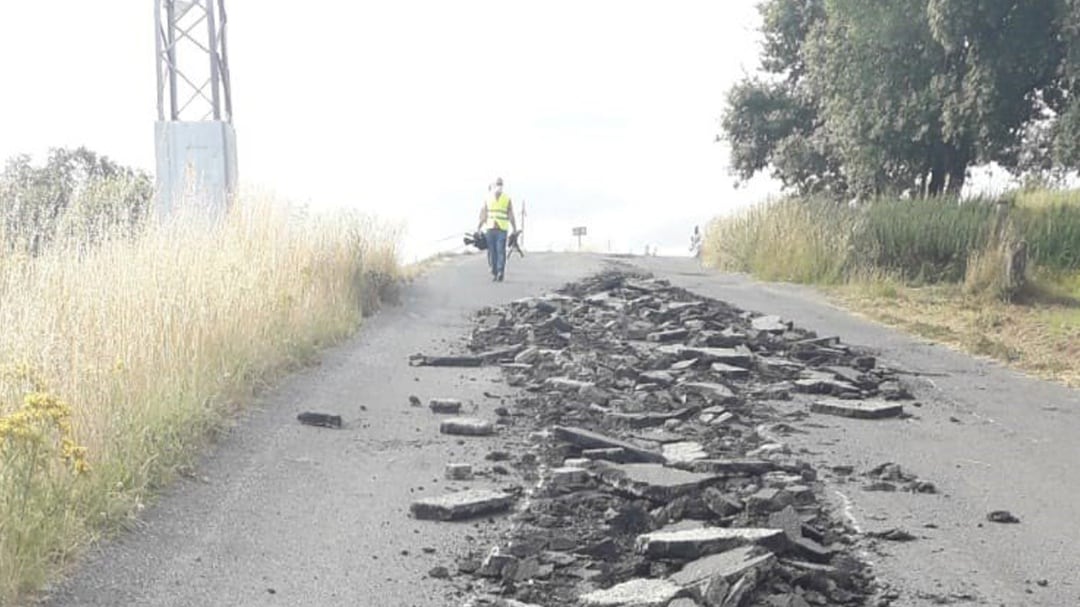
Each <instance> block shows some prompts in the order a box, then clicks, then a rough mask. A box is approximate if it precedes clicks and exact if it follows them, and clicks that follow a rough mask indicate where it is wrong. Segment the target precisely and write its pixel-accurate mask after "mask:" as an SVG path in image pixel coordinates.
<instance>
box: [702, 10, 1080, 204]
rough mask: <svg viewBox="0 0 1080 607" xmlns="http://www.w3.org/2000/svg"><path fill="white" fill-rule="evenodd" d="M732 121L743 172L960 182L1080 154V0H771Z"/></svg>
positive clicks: (789, 184) (896, 190)
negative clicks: (983, 172)
mask: <svg viewBox="0 0 1080 607" xmlns="http://www.w3.org/2000/svg"><path fill="white" fill-rule="evenodd" d="M759 10H760V12H761V16H762V34H763V44H762V48H761V54H760V60H761V70H760V73H759V74H756V75H754V76H751V77H748V78H746V79H744V80H743V81H741V82H739V83H737V84H736V85H735V86H734V87H732V89H731V90H730V91H729V92H728V99H727V101H728V103H727V107H726V108H725V111H724V114H723V118H722V122H721V127H722V131H723V136H724V138H725V139H726V140H727V141H728V142H729V143H730V145H731V165H732V169H733V170H734V172H735V173H736V174H737V175H738V177H739V178H740V179H748V178H750V177H752V176H753V175H755V174H757V173H759V172H761V171H766V170H767V171H769V172H770V174H772V175H773V176H774V177H775V178H777V179H779V180H780V181H781V182H782V183H783V185H784V186H785V187H786V188H788V189H790V190H794V191H796V192H798V193H802V194H810V193H826V194H832V195H835V196H840V195H851V194H855V195H860V196H861V195H875V194H885V193H889V194H904V193H906V194H910V195H919V196H921V195H937V194H942V193H957V192H959V191H960V189H961V188H962V187H963V184H964V180H965V178H966V176H967V173H968V169H969V168H970V167H972V166H973V165H976V164H981V163H988V162H996V163H998V164H1000V165H1001V166H1003V167H1006V168H1007V169H1009V170H1012V171H1014V172H1023V171H1030V170H1046V169H1049V168H1051V167H1056V168H1065V169H1072V168H1076V167H1077V166H1080V144H1078V143H1077V141H1080V139H1078V138H1077V135H1080V106H1078V104H1077V103H1076V102H1075V99H1076V93H1077V92H1080V63H1078V61H1080V40H1078V35H1080V0H892V1H890V2H866V1H865V0H765V1H763V2H762V3H761V4H760V5H759Z"/></svg>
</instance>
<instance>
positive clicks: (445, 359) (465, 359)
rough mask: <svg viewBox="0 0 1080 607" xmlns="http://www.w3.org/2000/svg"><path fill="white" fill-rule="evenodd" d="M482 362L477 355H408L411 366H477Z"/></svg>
mask: <svg viewBox="0 0 1080 607" xmlns="http://www.w3.org/2000/svg"><path fill="white" fill-rule="evenodd" d="M483 364H484V359H482V358H480V357H479V356H427V355H425V354H414V355H412V356H410V357H409V365H410V366H413V367H479V366H481V365H483Z"/></svg>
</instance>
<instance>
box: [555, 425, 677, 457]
mask: <svg viewBox="0 0 1080 607" xmlns="http://www.w3.org/2000/svg"><path fill="white" fill-rule="evenodd" d="M552 433H553V434H554V436H555V438H556V439H558V440H561V441H563V442H566V443H570V444H571V445H574V446H575V447H579V448H581V449H612V448H616V449H622V450H623V453H624V454H625V457H627V458H628V459H629V460H630V461H636V462H654V463H663V462H664V461H665V460H664V456H663V454H661V453H657V452H656V451H649V450H647V449H642V448H640V447H637V446H634V445H632V444H630V443H628V442H626V441H622V440H619V439H617V438H612V437H610V436H605V435H603V434H600V433H599V432H593V431H591V430H585V429H583V428H575V427H572V426H555V427H554V428H552Z"/></svg>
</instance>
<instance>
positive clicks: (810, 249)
mask: <svg viewBox="0 0 1080 607" xmlns="http://www.w3.org/2000/svg"><path fill="white" fill-rule="evenodd" d="M1025 196H1026V198H1023V201H1025V202H1024V203H1023V204H1021V203H1020V202H1017V201H1016V200H1013V199H1012V198H1011V197H1009V196H1007V197H1005V198H1004V199H1002V201H1001V203H1000V204H999V201H997V200H990V199H974V200H965V201H958V200H956V199H950V198H932V199H916V200H910V199H880V200H874V201H871V202H869V203H866V204H864V205H861V206H859V207H857V208H851V207H848V206H847V205H840V204H836V203H834V202H830V201H825V200H814V199H810V200H803V199H795V198H788V199H783V200H778V201H772V202H768V203H765V204H761V205H757V206H755V207H751V208H749V209H746V210H743V211H741V212H739V213H736V214H733V215H729V216H724V217H720V218H717V219H715V220H714V221H712V222H711V223H710V225H709V226H708V229H707V230H706V234H705V239H704V245H703V254H704V259H705V261H706V263H709V264H711V265H713V266H716V267H720V268H724V269H729V270H736V271H743V272H750V273H753V274H754V275H756V276H758V277H761V278H763V279H766V280H784V281H794V282H804V283H820V284H836V283H841V282H849V281H852V280H857V281H859V280H864V279H866V278H867V277H871V278H873V277H881V276H887V277H889V278H890V279H891V280H900V281H902V282H906V283H909V284H933V283H942V282H943V283H961V282H963V283H966V284H967V286H968V289H969V291H985V292H986V293H987V294H994V293H1004V292H1005V290H1003V286H1002V285H1003V284H1004V282H1003V281H1002V279H1003V278H1004V277H1003V276H1000V275H997V276H996V275H995V274H1000V273H1001V272H1003V271H1004V268H1005V267H1006V264H1005V262H1004V260H1005V257H1004V253H1003V251H1002V250H1001V247H1002V246H1003V245H1005V244H1008V243H1005V242H1003V241H1002V240H1001V236H1002V235H1001V234H1000V233H999V232H1000V231H1001V230H1002V228H1003V227H1004V226H1008V231H1009V235H1008V238H1007V240H1008V241H1009V242H1010V243H1015V242H1019V241H1023V242H1025V243H1026V247H1027V253H1028V259H1029V260H1030V265H1031V266H1032V268H1038V269H1045V270H1050V271H1053V272H1056V273H1059V274H1062V275H1071V274H1074V273H1076V271H1077V270H1080V204H1075V203H1068V202H1066V201H1068V200H1071V199H1070V198H1069V197H1068V196H1055V195H1051V194H1045V195H1043V196H1042V197H1036V195H1035V193H1027V194H1025ZM1033 197H1034V198H1033ZM1035 199H1037V200H1039V201H1041V202H1039V203H1038V204H1036V203H1034V202H1032V200H1035Z"/></svg>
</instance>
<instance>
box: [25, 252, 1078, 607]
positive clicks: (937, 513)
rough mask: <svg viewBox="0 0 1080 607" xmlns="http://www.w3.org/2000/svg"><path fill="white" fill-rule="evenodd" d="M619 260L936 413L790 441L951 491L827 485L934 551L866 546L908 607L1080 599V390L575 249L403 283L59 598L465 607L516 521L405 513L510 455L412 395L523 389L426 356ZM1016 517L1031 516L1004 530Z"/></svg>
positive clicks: (823, 455) (860, 518) (855, 511)
mask: <svg viewBox="0 0 1080 607" xmlns="http://www.w3.org/2000/svg"><path fill="white" fill-rule="evenodd" d="M610 263H630V264H633V265H636V266H638V267H641V268H643V269H645V270H648V271H650V272H653V273H654V274H656V275H657V276H658V277H661V278H667V279H669V280H671V281H672V282H673V283H674V284H676V285H678V286H682V287H685V288H688V289H690V290H693V291H695V292H698V293H700V294H702V295H706V296H709V297H715V298H718V299H722V300H725V301H728V302H730V303H733V304H735V305H737V306H739V307H742V308H744V309H748V310H755V311H760V312H764V313H769V314H779V315H781V316H783V317H784V318H786V319H789V320H792V321H794V322H795V323H796V324H798V325H800V326H803V327H805V328H808V329H812V330H815V331H817V332H818V333H819V334H820V335H827V334H829V335H838V336H840V337H841V338H842V339H843V341H844V342H845V343H848V344H851V345H856V346H864V347H868V348H870V349H872V350H874V351H875V352H877V353H878V355H879V358H880V359H881V361H882V362H883V363H884V364H888V365H891V366H894V367H896V368H898V369H901V370H903V371H905V372H907V373H908V375H907V376H906V377H907V378H908V380H909V381H910V384H911V385H912V386H913V388H914V390H915V396H916V398H917V399H918V401H919V402H920V403H921V405H922V406H920V407H911V406H909V407H908V410H909V412H910V413H912V414H913V416H912V417H910V418H907V419H904V420H898V421H887V422H867V421H861V420H850V419H842V418H835V417H828V416H816V415H815V416H813V417H811V418H810V419H809V420H808V423H802V424H797V425H798V426H800V428H801V430H803V431H804V432H800V433H795V434H792V435H790V436H788V437H786V440H787V442H788V443H789V444H790V445H791V446H792V447H793V448H795V449H796V450H803V453H804V454H805V457H806V458H807V459H809V460H810V461H811V463H813V464H814V465H815V466H818V467H821V468H822V469H826V468H829V467H832V466H837V465H851V466H853V467H854V468H855V470H856V473H858V471H863V470H868V469H870V468H872V467H874V466H876V465H878V464H880V463H884V462H895V463H898V464H900V465H901V466H903V467H904V468H905V469H906V470H910V471H911V472H913V473H915V474H917V475H918V476H919V477H920V478H922V479H925V480H928V481H931V482H933V483H934V484H935V485H936V486H937V487H938V490H939V491H940V495H933V496H926V495H911V494H903V493H878V492H867V491H863V490H862V489H861V486H860V484H859V483H856V482H850V481H849V482H841V481H842V479H841V478H835V479H832V480H830V482H829V485H828V493H829V496H830V498H831V499H832V500H833V501H834V502H835V504H836V507H837V508H838V509H839V510H841V511H843V512H846V513H847V515H848V516H849V517H850V518H851V520H852V521H853V522H854V524H856V525H858V526H859V528H861V529H863V530H864V531H867V532H872V531H876V530H883V529H889V528H893V527H900V528H903V529H905V530H907V531H909V532H911V533H913V534H914V535H915V536H916V537H917V538H918V539H917V540H916V541H913V542H907V543H892V542H884V541H880V540H867V541H865V542H861V543H860V546H859V549H860V550H861V551H862V553H863V555H864V556H865V558H867V559H869V560H870V561H871V562H872V563H873V564H874V567H875V570H876V572H877V573H878V575H879V577H880V578H881V579H883V580H884V581H885V582H887V583H889V584H890V585H891V586H892V587H893V588H894V589H895V590H896V592H897V593H898V595H899V598H898V599H897V600H896V601H895V602H894V603H893V604H894V605H927V604H942V603H948V604H959V605H963V604H972V605H1009V606H1013V605H1016V606H1020V605H1047V606H1051V605H1052V606H1066V605H1078V604H1080V548H1078V545H1080V525H1078V524H1077V523H1078V522H1080V499H1077V498H1078V497H1080V466H1077V465H1076V464H1077V462H1080V417H1078V415H1080V393H1077V392H1076V391H1073V390H1069V389H1066V388H1064V387H1060V386H1057V385H1054V384H1050V383H1047V382H1043V381H1039V380H1034V379H1030V378H1026V377H1024V376H1022V375H1020V374H1019V373H1016V372H1014V371H1011V370H1008V369H1005V368H1003V367H1001V366H999V365H997V364H996V363H992V362H989V361H984V360H979V359H974V358H972V357H969V356H967V355H964V354H961V353H958V352H954V351H952V350H949V349H947V348H944V347H941V346H936V345H933V344H928V343H926V342H925V341H922V340H920V339H917V338H912V337H909V336H906V335H904V334H901V333H898V332H896V331H893V330H890V329H887V328H884V327H881V326H879V325H877V324H874V323H872V322H869V321H866V320H863V319H860V318H857V317H855V316H853V315H851V314H849V313H847V312H845V311H843V310H840V309H838V308H836V307H834V306H832V305H830V304H829V303H828V302H827V301H826V300H825V299H824V298H823V297H822V296H821V295H820V294H818V293H817V292H815V291H814V290H813V289H809V288H805V287H798V286H791V285H775V284H763V283H759V282H756V281H753V280H750V279H748V278H746V277H743V276H737V275H729V274H720V273H715V272H712V271H707V270H702V269H701V268H699V267H698V265H697V263H696V262H695V261H694V260H690V259H677V258H618V259H616V258H612V257H605V256H600V255H567V254H529V255H528V256H527V257H525V258H524V259H519V258H517V257H514V258H513V259H512V260H511V261H510V264H509V266H508V270H507V277H506V282H504V283H500V284H495V283H491V282H490V278H489V276H488V275H487V273H486V271H485V267H484V260H483V258H482V257H481V256H478V255H472V256H465V257H460V258H453V259H449V260H446V261H443V262H441V263H440V264H439V265H437V266H435V267H433V268H431V269H430V270H428V271H427V272H426V273H425V275H423V276H422V277H420V278H419V279H417V280H416V281H415V282H414V283H412V284H410V285H408V286H407V287H405V288H404V291H403V300H402V302H401V303H400V305H396V306H387V307H386V308H384V310H383V311H382V312H380V313H379V314H378V315H376V316H374V317H372V318H370V319H368V320H367V321H366V322H365V324H364V326H363V327H362V329H361V330H360V331H359V332H358V333H357V335H356V336H354V337H353V338H351V339H349V340H347V341H346V342H344V343H342V344H340V345H338V346H335V347H333V348H331V349H329V350H327V351H326V352H325V353H324V354H323V356H322V361H321V364H320V365H318V366H316V367H312V368H310V369H306V370H303V371H300V372H298V373H296V374H294V375H292V376H289V377H287V378H285V379H284V380H283V381H282V382H281V384H280V385H279V386H278V387H277V388H275V389H273V390H271V391H269V392H268V393H266V394H265V395H263V396H262V397H261V398H260V399H259V400H258V401H257V402H256V403H255V404H254V405H253V406H252V407H251V408H249V409H248V410H247V411H246V412H244V413H243V414H241V415H240V416H239V417H238V418H237V419H236V420H235V423H234V424H233V425H232V426H231V427H230V429H229V431H228V432H227V433H226V434H225V436H224V438H223V439H222V440H220V441H219V442H218V443H217V444H216V445H215V446H214V447H213V448H212V449H211V450H210V451H209V452H208V453H207V455H206V456H205V457H204V458H203V461H202V462H201V463H200V464H199V466H198V467H197V470H196V473H195V475H194V476H195V478H194V479H186V480H182V481H180V482H178V483H177V484H175V485H174V486H172V487H170V488H169V490H168V491H167V492H166V493H165V494H164V495H163V496H162V497H161V499H159V500H158V501H157V503H156V504H154V505H153V506H151V507H150V508H148V509H147V511H146V512H144V513H143V515H142V516H141V517H140V522H139V524H138V525H137V527H136V528H135V529H134V530H132V531H130V532H126V533H124V534H122V535H120V536H119V537H118V538H115V539H113V540H110V541H107V542H103V543H102V544H101V545H99V546H97V547H95V548H93V549H92V550H90V551H88V552H87V553H86V555H85V556H84V558H83V559H82V560H81V562H80V563H79V564H78V565H77V566H76V567H75V568H74V569H73V571H72V573H71V575H70V576H69V577H68V579H66V580H65V581H63V582H60V583H58V584H56V585H54V586H53V587H52V588H50V589H49V592H48V593H47V595H46V596H45V597H44V598H43V600H42V601H41V604H44V605H49V606H57V607H59V606H68V605H70V606H75V605H80V606H81V605H86V606H97V605H101V606H105V605H109V606H112V605H146V606H154V607H159V606H160V607H163V606H174V605H175V606H179V605H415V606H444V605H453V604H457V603H455V602H454V598H453V597H451V596H448V595H447V590H448V586H447V585H446V584H445V583H444V582H442V581H440V580H437V579H432V578H431V577H429V576H428V575H427V573H428V571H429V570H430V569H431V568H432V567H434V566H436V565H448V564H452V555H454V554H458V553H461V552H463V551H465V550H467V549H469V548H474V547H475V546H476V544H477V543H480V544H483V543H484V542H485V541H486V538H491V537H494V536H495V535H496V534H498V533H499V532H500V531H501V530H502V529H503V528H504V526H505V525H506V522H505V519H501V518H499V519H494V520H492V521H488V520H482V521H479V522H467V523H452V524H447V523H435V522H429V521H416V520H414V519H411V518H409V516H408V507H409V504H410V502H411V501H412V500H413V499H415V498H416V497H420V496H427V495H436V494H438V493H441V491H442V489H443V487H444V486H445V485H446V484H447V481H445V480H444V479H443V478H442V477H443V467H444V465H445V463H446V462H449V461H465V462H482V461H483V457H484V455H485V454H486V453H487V452H488V451H489V450H491V449H495V448H499V449H513V448H514V445H507V444H504V443H503V442H500V440H501V439H499V438H472V439H468V440H462V439H460V438H458V437H451V436H443V435H440V434H439V432H438V423H439V419H438V418H437V417H436V416H433V415H432V414H431V413H430V411H428V409H427V408H426V407H419V408H418V407H411V406H410V403H409V397H410V396H412V395H415V396H418V397H419V398H420V399H421V400H422V401H423V402H425V403H426V402H427V400H428V399H430V398H433V397H444V396H445V397H454V398H461V399H463V400H464V401H466V402H468V403H472V405H474V406H475V407H476V409H477V411H478V412H480V413H491V411H492V410H493V409H494V408H495V407H497V406H499V405H500V403H501V400H500V398H499V397H505V396H508V395H509V394H510V393H509V389H508V388H507V387H506V386H505V384H501V383H497V382H498V380H499V374H498V371H497V370H495V369H491V368H483V369H439V368H412V367H409V366H408V363H407V360H408V357H409V355H411V354H415V353H418V352H424V353H428V354H432V353H445V352H453V351H455V350H456V349H458V348H460V347H461V344H463V343H464V339H465V338H466V337H467V335H468V333H469V330H470V317H471V315H472V314H473V313H474V312H475V311H476V310H478V309H480V308H481V307H483V306H487V305H496V304H501V303H505V302H508V301H511V300H513V299H517V298H520V297H525V296H529V295H535V294H539V293H542V292H545V291H549V290H552V289H554V288H557V287H559V286H561V285H562V284H564V283H566V282H569V281H573V280H577V279H579V278H583V277H584V276H586V275H588V274H590V273H593V272H596V271H599V270H601V269H603V268H604V267H605V266H606V265H607V264H610ZM485 393H487V394H486V395H485ZM307 410H311V411H323V412H328V413H334V414H339V415H341V416H343V418H344V422H345V424H344V428H343V429H341V430H331V429H322V428H314V427H310V426H302V425H300V424H299V423H297V421H296V414H297V413H299V412H301V411H307ZM497 484H498V479H488V480H484V479H481V480H478V481H475V482H473V483H471V486H477V487H484V486H487V485H490V486H496V485H497ZM999 509H1005V510H1009V511H1011V512H1013V513H1014V514H1016V515H1017V516H1018V517H1019V518H1020V519H1021V523H1020V524H1017V525H1000V524H995V523H990V522H987V520H986V514H987V513H988V512H990V511H991V510H999Z"/></svg>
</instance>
